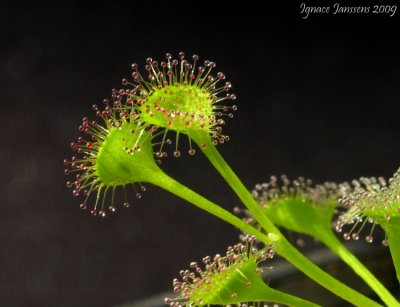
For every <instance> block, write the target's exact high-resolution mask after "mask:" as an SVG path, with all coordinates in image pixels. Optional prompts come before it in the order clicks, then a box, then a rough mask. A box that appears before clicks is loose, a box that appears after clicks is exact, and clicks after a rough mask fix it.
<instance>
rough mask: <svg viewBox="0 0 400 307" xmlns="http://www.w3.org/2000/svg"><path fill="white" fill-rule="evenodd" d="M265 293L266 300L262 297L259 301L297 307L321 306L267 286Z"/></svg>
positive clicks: (264, 289)
mask: <svg viewBox="0 0 400 307" xmlns="http://www.w3.org/2000/svg"><path fill="white" fill-rule="evenodd" d="M263 293H264V294H263V295H264V298H262V297H260V300H259V301H265V302H273V303H277V304H284V305H288V306H296V307H303V306H304V307H315V306H319V305H317V304H314V303H311V302H309V301H307V300H304V299H301V298H299V297H297V296H294V295H291V294H288V293H284V292H282V291H278V290H275V289H272V288H270V287H268V286H267V285H265V287H264V288H263Z"/></svg>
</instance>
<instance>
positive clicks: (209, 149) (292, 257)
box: [191, 133, 379, 306]
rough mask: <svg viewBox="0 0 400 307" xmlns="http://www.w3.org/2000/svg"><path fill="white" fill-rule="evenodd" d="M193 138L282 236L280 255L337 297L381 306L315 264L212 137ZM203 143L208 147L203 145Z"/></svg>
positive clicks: (264, 225)
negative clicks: (281, 228) (265, 209)
mask: <svg viewBox="0 0 400 307" xmlns="http://www.w3.org/2000/svg"><path fill="white" fill-rule="evenodd" d="M191 137H192V139H193V140H194V141H195V142H196V143H197V144H198V145H199V146H200V147H201V148H202V151H203V153H204V154H205V155H206V156H207V158H208V159H209V160H210V162H211V163H212V164H213V165H214V167H215V168H216V169H217V171H218V172H219V173H220V174H221V176H222V177H223V178H224V179H225V181H226V182H227V183H228V184H229V185H230V187H231V188H232V189H233V190H234V191H235V193H236V194H237V195H238V196H239V198H240V199H241V201H242V202H243V204H244V205H245V206H246V207H247V209H249V211H250V212H251V214H252V215H253V217H254V218H255V219H256V220H257V221H258V223H259V224H260V225H261V227H262V228H264V229H265V230H266V231H267V232H269V233H274V234H276V235H277V236H278V237H279V240H278V241H277V243H276V251H277V253H278V254H280V255H281V256H282V257H284V258H285V259H286V260H288V261H289V262H290V263H292V264H293V265H294V266H296V267H297V268H298V269H299V270H300V271H302V272H303V273H304V274H306V275H307V276H309V277H310V278H312V279H313V280H314V281H316V282H317V283H319V284H320V285H321V286H323V287H325V288H326V289H328V290H330V291H331V292H333V293H335V294H336V295H337V296H339V297H341V298H343V299H345V300H347V301H348V302H350V303H352V304H354V305H367V306H379V304H377V303H376V302H374V301H372V300H371V299H369V298H367V297H365V296H364V295H362V294H360V293H359V292H357V291H355V290H353V289H352V288H350V287H348V286H346V285H344V284H343V283H341V282H340V281H338V280H337V279H335V278H333V277H332V276H331V275H329V274H327V273H325V272H324V271H322V270H321V269H320V268H319V267H317V266H316V265H315V264H314V263H312V262H311V261H310V260H308V259H307V258H306V257H304V256H303V254H301V253H300V252H299V251H298V250H297V249H296V248H295V247H294V246H293V245H292V244H290V243H289V242H288V241H287V240H286V239H285V238H284V237H283V235H282V234H281V233H280V231H279V230H278V229H277V228H276V227H275V225H274V224H273V223H272V222H271V221H270V219H269V218H268V217H267V216H266V215H265V214H263V212H262V210H261V208H260V206H259V204H258V203H257V202H256V201H255V200H254V198H253V197H252V195H251V194H250V192H249V191H248V190H247V188H246V187H245V186H244V185H243V183H242V182H241V181H240V179H239V178H238V177H237V176H236V174H235V173H234V172H233V171H232V169H231V168H230V167H229V165H228V164H227V163H226V162H225V160H224V159H223V157H222V156H221V155H220V154H219V152H218V150H217V149H216V148H215V146H214V145H213V144H212V142H211V140H210V137H209V136H208V135H207V134H205V133H199V134H194V135H191ZM203 144H204V145H205V146H201V145H203Z"/></svg>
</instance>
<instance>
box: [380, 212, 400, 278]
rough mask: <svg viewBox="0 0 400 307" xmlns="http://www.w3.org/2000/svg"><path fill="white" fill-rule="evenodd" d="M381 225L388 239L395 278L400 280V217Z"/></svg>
mask: <svg viewBox="0 0 400 307" xmlns="http://www.w3.org/2000/svg"><path fill="white" fill-rule="evenodd" d="M382 227H383V228H384V229H385V231H386V235H387V237H388V240H389V248H390V254H391V255H392V260H393V264H394V268H395V269H396V275H397V280H398V281H399V282H400V244H399V239H400V218H392V219H391V220H390V221H389V222H388V223H387V224H382Z"/></svg>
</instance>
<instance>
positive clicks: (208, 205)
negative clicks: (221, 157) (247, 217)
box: [150, 170, 273, 245]
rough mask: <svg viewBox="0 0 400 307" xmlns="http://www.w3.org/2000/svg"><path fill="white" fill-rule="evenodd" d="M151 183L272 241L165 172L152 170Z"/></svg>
mask: <svg viewBox="0 0 400 307" xmlns="http://www.w3.org/2000/svg"><path fill="white" fill-rule="evenodd" d="M153 175H154V176H153V177H152V181H151V182H150V183H151V184H154V185H156V186H159V187H160V188H163V189H164V190H167V191H168V192H171V193H172V194H175V195H177V196H179V197H180V198H182V199H184V200H186V201H188V202H189V203H191V204H193V205H195V206H196V207H198V208H200V209H202V210H204V211H207V212H208V213H210V214H212V215H214V216H216V217H218V218H220V219H221V220H223V221H225V222H227V223H229V224H231V225H233V226H235V227H237V228H239V229H240V230H242V231H244V232H246V233H248V234H250V235H253V236H255V237H257V238H258V239H259V240H260V241H262V242H264V243H265V244H266V245H268V244H269V243H271V242H273V240H271V239H270V238H269V237H267V236H266V235H265V234H263V233H262V232H260V231H259V230H257V229H255V228H254V227H252V226H250V225H249V224H247V223H245V222H244V221H243V220H241V219H240V218H238V217H237V216H235V215H233V214H232V213H230V212H229V211H226V210H225V209H223V208H221V207H220V206H218V205H216V204H214V203H212V202H211V201H209V200H207V199H205V198H204V197H203V196H201V195H199V194H197V193H196V192H194V191H192V190H191V189H189V188H188V187H186V186H184V185H183V184H181V183H180V182H178V181H176V180H175V179H173V178H171V177H169V176H168V175H167V174H165V173H163V172H161V170H158V171H157V172H154V174H153Z"/></svg>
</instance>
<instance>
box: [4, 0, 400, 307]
mask: <svg viewBox="0 0 400 307" xmlns="http://www.w3.org/2000/svg"><path fill="white" fill-rule="evenodd" d="M310 4H311V3H310ZM298 5H299V4H296V3H295V2H293V4H290V5H289V4H287V5H286V4H282V6H281V7H271V6H269V7H268V8H266V9H262V8H260V7H257V5H255V4H253V5H251V3H246V4H239V5H237V6H236V7H235V6H234V5H232V4H229V5H226V7H225V8H224V9H217V8H215V7H214V5H211V4H207V3H200V2H199V3H198V4H197V7H194V8H190V7H186V6H185V5H184V4H179V5H178V4H172V3H168V2H164V3H163V4H161V5H156V4H147V6H145V5H144V4H142V5H140V4H138V3H137V2H136V1H109V2H98V3H97V4H95V5H89V4H85V3H83V1H81V2H69V4H66V3H62V4H61V3H58V2H54V4H46V5H44V4H38V3H35V4H34V5H30V6H26V5H25V4H24V5H22V3H18V4H14V5H10V4H7V3H6V2H0V123H1V124H0V138H1V145H0V159H1V163H0V167H1V170H0V180H1V181H0V183H1V184H0V190H1V196H2V197H1V200H2V201H1V209H0V244H1V246H0V266H1V267H0V305H1V306H113V305H117V304H123V303H126V302H129V301H134V300H137V299H140V298H144V297H147V296H149V295H151V294H154V293H157V292H160V291H163V290H167V289H170V288H171V286H170V284H171V281H172V278H173V277H175V276H177V275H178V272H179V270H180V269H182V268H186V267H187V266H188V263H189V262H190V261H192V260H199V259H201V257H203V256H205V255H207V254H215V253H217V252H223V251H224V249H225V247H226V246H227V245H228V244H232V243H235V242H236V240H237V233H236V231H235V230H234V229H232V227H230V226H229V225H226V224H224V223H223V222H221V221H219V220H217V219H216V218H214V217H212V216H209V215H207V214H205V213H202V212H200V211H199V210H198V209H196V208H194V207H192V206H191V205H189V204H187V203H185V202H184V201H182V200H180V199H177V198H176V197H174V196H172V195H170V194H168V193H166V192H164V191H161V190H159V189H158V188H155V187H148V191H147V192H146V193H144V195H143V198H142V199H141V200H140V201H136V202H135V205H134V206H133V208H130V209H128V210H119V213H117V214H116V215H115V216H113V217H109V218H106V219H105V220H99V219H96V218H92V217H91V216H90V215H89V214H88V213H87V212H82V211H81V210H79V208H78V206H79V203H80V200H78V199H76V198H74V197H73V196H72V194H71V193H70V190H67V188H66V187H65V181H66V178H64V175H63V170H64V166H63V164H62V160H63V159H64V158H66V157H70V156H71V152H70V150H69V143H70V142H71V141H73V140H75V139H76V138H77V137H78V136H79V132H78V129H77V128H78V125H79V124H80V121H81V118H82V117H83V116H88V115H89V116H93V113H92V111H91V110H90V106H91V105H92V104H93V103H99V102H100V101H101V100H102V99H103V98H106V97H108V96H109V94H110V92H111V89H112V88H118V87H120V82H121V79H122V78H123V77H129V76H130V73H131V69H130V64H131V63H133V62H137V63H144V61H145V59H146V58H147V57H148V56H151V57H153V58H154V59H161V58H163V57H164V54H165V52H172V53H173V54H175V55H176V54H177V52H179V51H181V50H182V51H185V52H186V54H187V55H191V54H193V53H197V54H199V55H200V56H201V58H202V59H203V60H204V59H211V60H214V61H216V62H217V71H219V70H222V71H223V72H224V73H225V74H226V75H227V76H228V79H229V81H231V82H232V83H233V88H234V92H235V93H236V94H237V96H238V100H237V104H238V106H239V111H238V112H237V113H236V116H235V118H234V119H232V120H230V121H229V122H228V123H227V125H226V128H225V129H226V130H225V131H226V132H227V133H228V134H229V135H230V136H231V140H232V141H231V142H229V143H228V144H224V145H223V146H220V147H219V148H220V150H221V152H222V154H223V156H224V157H225V158H226V160H227V161H228V163H229V164H230V165H231V166H232V168H233V169H234V170H235V171H237V174H239V176H240V177H241V178H242V179H243V182H244V183H245V184H246V185H247V186H248V187H249V188H251V187H252V186H253V185H254V184H255V183H257V182H262V181H264V180H266V179H267V178H269V176H271V175H272V174H278V175H279V174H282V173H285V174H287V175H289V176H291V177H296V176H300V175H303V176H306V177H310V178H313V179H314V181H316V182H323V181H325V180H337V181H343V180H351V179H353V178H357V177H359V176H372V175H383V176H386V177H388V176H390V175H391V174H392V173H393V172H394V171H395V170H396V169H397V167H398V166H399V164H400V159H399V154H400V146H399V145H400V143H399V141H398V138H399V135H400V126H399V121H398V119H399V109H400V107H399V101H400V89H399V88H400V87H399V81H400V74H399V71H400V63H399V53H400V46H399V43H398V42H399V38H398V30H397V29H396V27H397V26H398V22H397V20H398V15H399V13H400V12H397V14H396V15H395V17H392V18H391V17H388V16H376V15H371V14H370V15H367V16H355V15H349V16H310V17H309V19H307V20H303V19H301V18H300V15H299V7H298ZM231 9H233V10H235V11H236V13H235V12H231ZM142 67H143V65H142ZM164 168H165V170H166V171H167V172H168V173H169V174H171V175H173V176H174V177H175V178H177V179H180V180H181V181H182V182H183V183H185V184H187V185H188V186H190V187H193V188H194V189H195V190H197V191H199V192H201V193H204V195H206V196H207V197H208V198H210V199H212V200H214V201H216V202H218V203H220V204H222V205H223V206H225V207H226V208H229V209H231V208H233V206H236V205H239V202H238V200H237V198H236V197H235V195H234V194H233V193H232V192H231V191H230V189H229V188H228V187H227V186H226V184H225V183H224V182H223V180H222V179H220V177H219V175H218V174H217V173H216V171H214V170H213V169H212V167H210V166H209V164H208V163H207V161H206V160H205V159H204V157H202V156H201V155H196V156H195V157H193V158H187V157H182V158H180V159H172V158H171V159H167V160H166V161H165V163H164ZM131 198H133V195H131Z"/></svg>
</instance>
